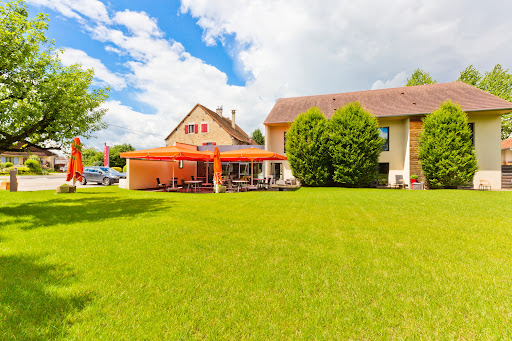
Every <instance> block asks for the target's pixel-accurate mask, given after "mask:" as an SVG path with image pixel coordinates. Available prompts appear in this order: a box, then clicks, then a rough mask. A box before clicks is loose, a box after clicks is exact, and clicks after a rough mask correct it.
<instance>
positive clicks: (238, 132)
mask: <svg viewBox="0 0 512 341" xmlns="http://www.w3.org/2000/svg"><path fill="white" fill-rule="evenodd" d="M199 106H200V107H201V108H203V109H204V111H206V112H207V113H208V114H209V115H210V116H211V118H213V119H214V120H215V121H216V122H217V123H218V124H219V125H220V126H221V127H222V128H224V130H225V131H227V132H228V134H229V135H231V136H233V137H234V138H236V139H237V140H239V141H242V142H246V143H249V144H250V143H251V139H250V137H249V135H247V133H246V132H245V131H243V129H242V128H240V127H239V126H238V124H235V126H236V129H234V128H233V126H232V125H231V120H230V119H229V118H227V117H224V116H220V115H219V114H217V113H216V112H215V111H212V110H210V109H208V108H207V107H205V106H202V105H201V104H199Z"/></svg>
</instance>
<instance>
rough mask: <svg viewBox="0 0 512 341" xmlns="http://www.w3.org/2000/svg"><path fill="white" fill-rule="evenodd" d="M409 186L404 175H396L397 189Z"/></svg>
mask: <svg viewBox="0 0 512 341" xmlns="http://www.w3.org/2000/svg"><path fill="white" fill-rule="evenodd" d="M406 187H407V184H406V183H405V182H404V176H403V175H395V188H406Z"/></svg>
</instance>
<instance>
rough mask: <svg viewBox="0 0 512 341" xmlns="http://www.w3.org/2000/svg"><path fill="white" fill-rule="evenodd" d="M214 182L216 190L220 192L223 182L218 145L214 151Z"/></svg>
mask: <svg viewBox="0 0 512 341" xmlns="http://www.w3.org/2000/svg"><path fill="white" fill-rule="evenodd" d="M213 183H214V184H215V192H217V193H219V186H220V185H221V184H222V164H221V163H220V152H219V148H218V147H215V151H214V152H213Z"/></svg>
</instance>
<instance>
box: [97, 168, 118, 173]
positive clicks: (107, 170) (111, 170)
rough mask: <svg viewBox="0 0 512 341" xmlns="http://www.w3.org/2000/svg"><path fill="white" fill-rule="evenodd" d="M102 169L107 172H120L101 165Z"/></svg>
mask: <svg viewBox="0 0 512 341" xmlns="http://www.w3.org/2000/svg"><path fill="white" fill-rule="evenodd" d="M100 169H101V170H102V171H104V172H106V173H119V172H118V171H116V170H115V169H113V168H110V167H101V168H100Z"/></svg>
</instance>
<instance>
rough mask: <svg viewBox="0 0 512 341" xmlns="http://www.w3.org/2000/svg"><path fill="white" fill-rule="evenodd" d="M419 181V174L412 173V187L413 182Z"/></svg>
mask: <svg viewBox="0 0 512 341" xmlns="http://www.w3.org/2000/svg"><path fill="white" fill-rule="evenodd" d="M416 182H418V176H417V175H414V174H413V175H411V188H412V184H414V183H416Z"/></svg>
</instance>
